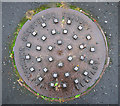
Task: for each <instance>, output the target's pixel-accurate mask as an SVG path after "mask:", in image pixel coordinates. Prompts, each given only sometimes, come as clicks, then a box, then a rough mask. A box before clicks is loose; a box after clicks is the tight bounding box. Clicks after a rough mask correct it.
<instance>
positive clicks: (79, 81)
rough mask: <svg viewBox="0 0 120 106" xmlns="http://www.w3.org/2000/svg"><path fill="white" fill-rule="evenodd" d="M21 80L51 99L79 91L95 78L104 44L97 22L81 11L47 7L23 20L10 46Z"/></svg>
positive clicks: (101, 67)
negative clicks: (14, 40) (27, 19)
mask: <svg viewBox="0 0 120 106" xmlns="http://www.w3.org/2000/svg"><path fill="white" fill-rule="evenodd" d="M14 52H15V62H16V66H17V69H18V71H19V73H20V75H21V77H22V78H23V80H24V81H25V82H26V83H27V84H28V85H29V86H30V87H31V88H32V89H33V90H35V91H36V92H38V93H39V94H41V95H44V96H47V97H51V98H68V97H72V96H75V95H77V94H81V93H83V92H84V91H86V90H87V89H88V88H89V87H91V86H92V85H93V84H94V83H95V82H96V80H97V79H98V78H99V76H100V74H101V72H102V70H103V68H104V64H105V60H106V57H107V55H106V54H107V46H106V42H105V40H104V37H103V34H102V32H101V31H100V29H99V28H98V27H97V25H96V24H95V23H94V22H93V21H92V20H91V19H89V18H88V17H87V16H86V15H84V14H83V13H80V12H78V11H75V10H71V9H63V8H50V9H47V10H44V11H42V12H40V13H38V14H36V15H35V16H33V18H32V20H31V21H27V22H26V23H25V25H24V26H23V27H22V29H21V30H20V32H19V34H18V37H17V40H16V44H15V47H14Z"/></svg>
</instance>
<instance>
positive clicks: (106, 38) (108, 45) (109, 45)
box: [105, 34, 110, 48]
mask: <svg viewBox="0 0 120 106" xmlns="http://www.w3.org/2000/svg"><path fill="white" fill-rule="evenodd" d="M105 36H106V40H107V46H108V48H109V46H110V45H109V39H108V36H107V35H106V34H105Z"/></svg>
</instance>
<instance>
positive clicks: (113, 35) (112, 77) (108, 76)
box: [2, 2, 118, 104]
mask: <svg viewBox="0 0 120 106" xmlns="http://www.w3.org/2000/svg"><path fill="white" fill-rule="evenodd" d="M42 4H45V3H27V2H26V3H2V28H3V31H2V48H3V50H2V83H3V84H2V93H3V95H2V102H3V104H54V103H56V102H49V101H45V100H43V99H41V98H37V97H36V96H34V95H33V94H32V93H30V92H29V91H28V90H26V89H25V88H23V87H21V86H20V85H19V84H18V83H17V79H18V78H17V77H16V76H15V74H14V72H13V66H12V63H11V59H10V57H9V52H10V50H9V45H10V43H11V42H12V39H13V38H14V36H13V33H14V31H15V28H16V26H17V24H18V23H19V21H20V19H21V18H22V17H23V16H24V14H25V12H26V11H28V10H29V9H34V8H36V7H38V6H40V5H42ZM71 4H73V5H75V6H78V7H81V8H83V9H86V10H89V11H90V12H91V13H92V15H93V16H94V17H95V18H96V19H97V20H98V22H99V24H100V25H101V26H102V28H103V30H104V32H105V33H106V35H107V37H108V38H109V56H110V58H111V64H110V65H109V67H108V68H107V69H106V71H105V73H104V75H103V78H102V79H101V81H100V82H99V83H98V84H97V86H96V87H95V88H94V89H93V90H92V91H91V92H90V93H89V94H87V95H84V96H82V97H81V98H79V99H75V100H72V101H68V102H65V103H64V104H66V103H69V104H72V103H74V104H117V103H118V7H117V5H118V3H71Z"/></svg>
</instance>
